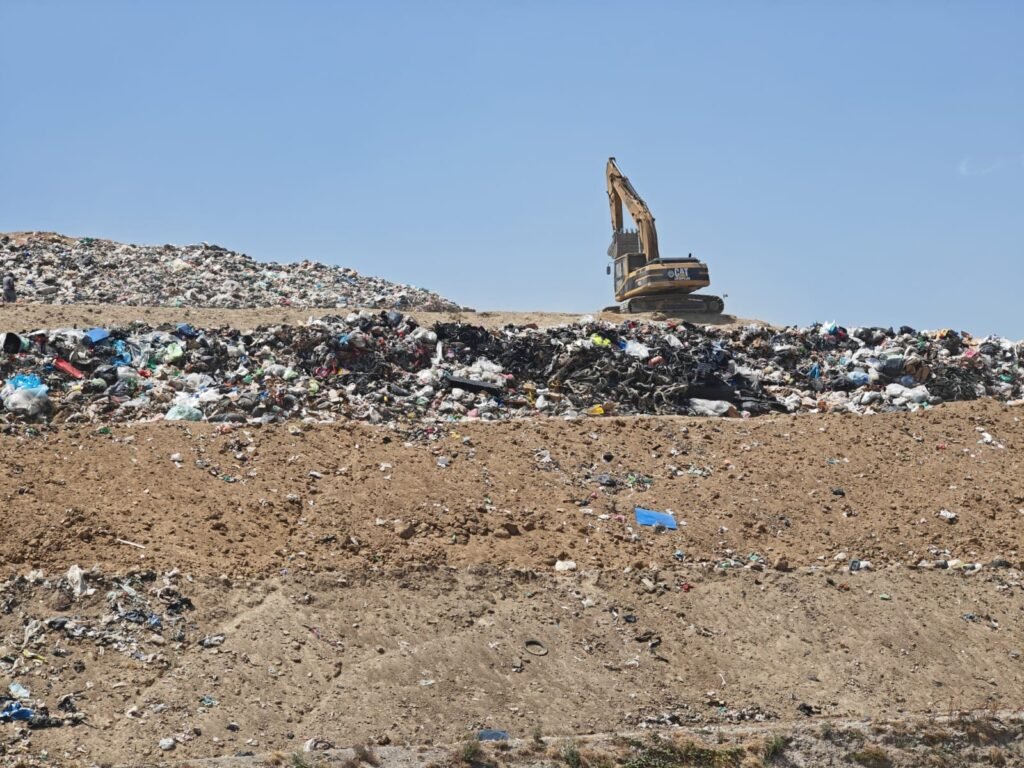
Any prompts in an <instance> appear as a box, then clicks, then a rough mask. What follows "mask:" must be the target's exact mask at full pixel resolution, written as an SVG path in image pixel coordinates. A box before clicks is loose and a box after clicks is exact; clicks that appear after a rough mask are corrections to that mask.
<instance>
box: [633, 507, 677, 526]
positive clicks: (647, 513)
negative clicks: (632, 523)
mask: <svg viewBox="0 0 1024 768" xmlns="http://www.w3.org/2000/svg"><path fill="white" fill-rule="evenodd" d="M633 511H634V513H635V514H636V522H637V524H638V525H650V526H655V525H660V526H662V527H663V528H667V529H668V530H670V531H674V530H676V528H677V527H678V526H677V525H676V519H675V518H674V517H672V515H670V514H667V513H665V512H655V511H654V510H653V509H644V508H643V507H637V508H636V509H635V510H633Z"/></svg>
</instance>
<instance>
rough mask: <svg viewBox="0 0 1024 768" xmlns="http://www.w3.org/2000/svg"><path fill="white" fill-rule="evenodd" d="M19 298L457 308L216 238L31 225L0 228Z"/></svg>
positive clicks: (420, 293)
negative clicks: (151, 238)
mask: <svg viewBox="0 0 1024 768" xmlns="http://www.w3.org/2000/svg"><path fill="white" fill-rule="evenodd" d="M0 258H2V259H3V270H4V271H5V272H8V271H9V272H11V273H12V274H13V275H14V277H15V280H16V284H17V289H18V294H19V296H21V297H22V298H23V300H29V301H41V302H46V303H51V304H70V303H88V304H129V305H135V306H176V307H184V306H189V307H224V308H239V307H274V306H291V307H342V308H345V307H380V308H398V309H419V310H427V311H442V312H443V311H457V310H459V309H460V307H459V306H458V305H457V304H455V303H454V302H451V301H449V300H448V299H445V298H443V297H441V296H439V295H437V294H436V293H431V292H430V291H426V290H423V289H421V288H415V287H412V286H409V285H399V284H397V283H392V282H390V281H388V280H384V279H382V278H379V277H368V276H366V275H360V274H359V273H358V272H356V271H355V270H353V269H348V268H347V267H337V266H330V265H327V264H320V263H318V262H312V261H302V262H298V263H295V264H278V263H275V262H258V261H254V260H253V259H252V258H250V257H249V256H246V255H245V254H242V253H235V252H234V251H229V250H227V249H225V248H221V247H220V246H217V245H207V244H206V243H203V244H201V245H129V244H123V243H115V242H111V241H110V240H99V239H95V238H91V237H83V238H79V239H75V238H69V237H64V236H62V235H56V234H50V233H42V232H32V233H26V234H20V235H3V236H0Z"/></svg>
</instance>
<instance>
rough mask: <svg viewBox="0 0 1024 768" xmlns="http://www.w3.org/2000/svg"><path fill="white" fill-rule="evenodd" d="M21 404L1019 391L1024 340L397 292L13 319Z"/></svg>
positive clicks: (546, 407) (269, 413) (689, 407)
mask: <svg viewBox="0 0 1024 768" xmlns="http://www.w3.org/2000/svg"><path fill="white" fill-rule="evenodd" d="M2 339H3V349H4V352H5V353H6V355H5V356H4V357H3V361H4V362H3V366H2V368H0V375H2V380H3V382H4V384H3V388H2V389H0V400H2V402H3V410H4V412H5V417H6V418H7V419H8V420H9V421H12V420H33V419H35V420H45V421H49V422H51V423H57V424H59V423H76V422H77V423H81V422H85V423H95V422H110V421H136V420H158V419H167V420H171V421H177V420H184V421H200V420H206V421H211V422H237V423H269V422H273V421H282V420H287V419H304V420H307V421H333V420H337V419H359V420H365V421H369V422H372V423H382V422H383V423H395V422H424V421H426V422H435V423H436V422H444V421H455V420H462V419H485V420H494V419H504V418H517V417H528V416H537V415H550V416H561V417H567V418H572V417H583V416H603V415H611V414H681V415H698V416H757V415H760V414H765V413H771V412H779V413H793V412H798V411H805V412H806V411H812V412H826V411H838V412H853V413H863V414H869V413H875V412H882V411H913V410H917V409H920V408H929V407H931V406H934V405H936V404H938V403H941V402H947V401H953V400H972V399H975V398H979V397H993V398H997V399H999V400H1003V401H1015V400H1018V399H1020V398H1021V386H1022V373H1021V368H1020V359H1021V354H1022V352H1024V345H1022V344H1021V343H1014V342H1010V341H1008V340H1006V339H1000V338H994V337H990V338H984V339H974V338H971V337H969V336H968V335H966V334H963V333H954V332H952V331H938V332H917V331H915V330H913V329H910V328H901V329H899V330H898V331H894V330H892V329H879V328H859V329H851V330H846V329H844V328H841V327H839V326H837V325H835V324H828V325H820V324H819V325H815V326H813V327H810V328H803V329H799V328H786V329H781V330H780V329H773V328H769V327H764V326H748V327H745V328H739V329H729V330H724V329H716V328H706V327H699V326H695V325H690V324H685V323H684V324H678V325H677V324H672V323H638V322H626V323H622V324H617V325H616V324H610V323H597V322H593V321H591V320H589V319H588V318H584V320H583V321H581V322H580V323H576V324H571V325H563V326H559V327H554V328H548V329H538V328H536V327H516V326H507V327H505V328H503V329H500V330H495V331H491V330H487V329H484V328H481V327H475V326H472V325H466V324H462V323H437V324H435V325H433V326H432V327H430V328H427V327H423V326H420V325H418V324H417V323H416V322H415V320H413V319H412V318H410V317H408V316H406V315H403V314H402V313H400V312H398V311H396V310H388V311H382V312H376V313H374V312H370V311H366V310H364V311H362V312H360V313H352V314H349V315H348V316H346V317H341V316H329V317H323V318H320V319H315V320H314V319H311V320H310V321H309V322H308V323H307V324H304V325H281V326H268V327H261V328H258V329H256V330H252V331H241V330H237V329H231V328H215V329H214V328H211V329H200V328H195V327H192V326H190V325H187V324H177V325H165V326H160V327H152V326H148V325H142V324H134V325H131V326H128V327H124V328H116V329H104V328H94V329H90V330H80V329H61V330H55V331H39V332H36V333H33V334H29V335H24V336H20V335H17V334H13V333H7V334H5V335H3V337H2Z"/></svg>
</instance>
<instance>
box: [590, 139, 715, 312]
mask: <svg viewBox="0 0 1024 768" xmlns="http://www.w3.org/2000/svg"><path fill="white" fill-rule="evenodd" d="M606 180H607V182H608V199H609V204H610V206H611V214H612V242H611V245H609V246H608V256H609V257H610V258H611V259H612V264H611V265H610V266H609V267H608V270H607V272H608V273H610V274H612V275H614V277H613V284H614V287H615V300H616V301H618V302H619V303H620V304H619V306H620V309H621V310H622V311H623V312H656V311H659V312H669V313H676V314H686V313H691V312H696V313H705V314H718V313H721V312H722V311H723V310H724V309H725V302H724V301H722V299H721V298H720V297H718V296H704V295H699V294H696V295H695V294H694V293H693V292H694V291H697V290H700V289H701V288H705V287H707V286H708V285H710V284H711V278H710V276H709V275H708V266H707V264H705V263H704V262H702V261H699V260H698V259H695V258H693V256H692V254H691V255H689V256H688V257H686V258H681V259H662V258H661V255H660V253H659V251H658V234H657V231H656V230H655V228H654V215H653V214H652V213H651V211H650V209H649V208H648V207H647V204H646V203H645V202H644V201H643V199H641V197H640V195H639V194H637V191H636V190H635V189H634V188H633V185H632V184H631V183H630V182H629V179H627V178H626V177H625V176H623V175H622V173H621V172H620V171H619V169H618V166H617V165H616V164H615V158H614V157H611V158H609V159H608V167H607V172H606ZM623 204H625V206H626V208H627V209H628V210H629V214H630V216H631V217H632V219H633V222H634V223H635V224H636V226H637V229H635V230H631V229H626V228H625V227H624V226H623V225H624V219H623V215H622V207H623Z"/></svg>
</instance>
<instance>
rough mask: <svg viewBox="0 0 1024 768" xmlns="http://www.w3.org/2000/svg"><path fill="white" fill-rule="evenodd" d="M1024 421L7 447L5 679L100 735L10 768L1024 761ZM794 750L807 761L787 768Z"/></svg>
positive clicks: (20, 753)
mask: <svg viewBox="0 0 1024 768" xmlns="http://www.w3.org/2000/svg"><path fill="white" fill-rule="evenodd" d="M21 309H22V308H20V307H19V311H20V310H21ZM122 309H124V310H126V311H128V310H134V309H135V308H115V309H114V312H120V311H121V310H122ZM46 310H47V311H48V312H51V313H53V312H71V311H72V310H74V311H78V312H83V311H88V310H83V309H82V308H80V307H77V308H76V307H47V308H46ZM176 312H177V314H175V316H174V318H170V317H168V320H171V319H175V320H180V319H182V317H181V313H180V311H176ZM217 312H218V311H217V310H212V311H208V310H204V311H203V319H202V322H204V323H211V322H216V321H215V320H210V319H209V317H208V316H210V315H211V313H213V314H215V313H217ZM275 312H276V311H272V312H267V313H264V314H265V315H267V316H268V317H269V319H268V320H267V322H276V321H277V320H276V319H275ZM235 314H236V315H237V314H238V313H235ZM304 314H307V315H308V313H304ZM54 317H55V316H54V315H52V314H51V315H50V316H49V320H48V321H47V320H45V319H44V318H42V317H40V321H39V322H38V323H35V322H34V321H35V318H29V320H26V321H25V322H26V323H27V325H26V326H25V327H30V326H31V325H33V324H35V325H45V326H51V327H53V326H55V325H59V324H61V323H62V322H64V321H59V322H54ZM62 317H63V315H62ZM67 317H69V318H70V317H71V315H70V314H69V315H67ZM79 317H87V315H79ZM101 319H104V320H114V319H120V320H124V319H126V318H114V317H113V316H110V315H106V314H104V315H103V316H102V318H101ZM148 319H149V320H150V321H151V322H152V321H153V318H151V317H150V318H148ZM516 321H518V322H522V321H523V320H522V316H521V315H518V316H516ZM68 322H71V320H68ZM225 322H234V323H240V321H239V320H238V318H237V317H235V318H234V319H230V320H229V319H225ZM496 322H501V321H500V320H497V321H496ZM96 324H99V323H96ZM1022 417H1024V410H1022V409H1021V408H1020V407H1010V406H1005V405H1001V404H997V403H994V402H991V401H987V400H985V401H977V402H973V403H957V404H952V405H947V406H942V407H939V408H935V409H932V410H929V411H925V412H920V413H917V414H888V415H877V416H871V417H858V416H852V415H851V416H840V415H801V416H770V417H762V418H757V419H751V420H739V419H736V420H709V419H692V418H674V417H665V418H644V417H639V418H629V419H625V418H595V419H585V420H576V421H561V420H544V419H541V420H525V421H516V422H500V423H494V424H487V423H476V424H464V425H463V424H457V425H450V426H446V427H439V428H434V429H429V430H424V429H422V428H421V427H418V426H416V425H412V424H410V425H404V426H398V427H395V428H387V427H372V426H369V425H365V424H361V423H339V424H325V425H307V424H298V423H295V424H284V425H271V426H266V427H256V428H250V427H240V428H230V427H227V426H224V425H222V426H220V427H218V426H217V425H210V424H187V425H185V424H174V425H172V424H167V423H164V424H136V425H114V426H112V427H108V428H103V429H97V428H96V427H90V428H62V429H58V430H55V431H53V432H44V433H43V434H40V435H36V436H26V435H4V436H0V498H2V499H3V501H4V512H5V520H6V521H7V525H6V526H5V529H4V535H3V537H2V538H0V583H2V585H3V586H2V588H0V669H2V670H3V672H4V685H5V687H6V685H7V684H8V683H11V682H17V683H18V684H20V685H21V686H23V687H24V688H26V689H29V690H30V692H31V698H32V699H33V700H38V701H41V702H45V703H46V705H47V706H48V707H49V709H50V713H51V715H55V716H61V717H66V718H67V719H68V720H70V719H72V714H75V713H77V714H78V716H79V717H80V718H81V719H82V720H83V722H81V723H80V724H70V723H69V724H65V725H63V726H60V727H50V728H40V729H28V728H27V727H26V726H25V724H24V723H0V759H2V760H3V761H5V762H6V763H9V764H12V765H14V764H18V763H19V762H21V761H23V760H24V761H26V762H25V764H30V763H29V761H31V762H33V763H40V764H41V763H43V762H45V763H46V764H49V765H96V764H132V765H143V764H155V763H159V762H172V761H180V762H181V763H182V764H193V761H195V760H199V759H212V758H225V760H227V759H228V758H234V757H236V756H239V758H240V759H242V758H245V757H246V756H254V757H252V758H250V759H252V760H257V761H258V762H256V763H255V764H269V763H273V762H274V761H275V760H276V761H278V762H280V761H281V760H285V761H292V758H291V757H289V756H290V755H291V754H292V753H297V754H300V755H304V757H302V758H301V759H303V760H307V761H309V762H310V764H312V761H313V760H314V759H316V757H317V755H321V754H322V755H324V759H325V760H327V761H330V760H332V759H333V758H332V757H331V756H332V755H334V756H335V757H337V760H336V762H337V764H339V765H340V764H341V762H340V761H341V759H342V757H341V756H342V755H350V754H351V753H341V752H337V753H335V752H330V751H328V752H320V751H314V752H310V753H304V752H303V749H304V746H306V745H309V746H310V747H338V748H342V747H349V746H352V745H354V744H362V743H367V742H369V743H374V744H377V745H381V744H388V745H389V746H388V747H386V748H384V747H378V749H379V755H380V756H381V758H382V759H384V760H385V762H384V764H385V765H390V764H403V765H416V764H425V763H427V762H431V761H433V762H438V763H442V764H443V763H445V762H459V761H460V760H462V759H463V757H465V755H461V754H460V753H459V751H458V748H456V750H455V752H453V751H452V748H451V747H449V746H448V745H450V744H456V745H458V744H459V743H460V742H461V740H462V739H463V738H464V736H465V734H466V733H467V732H473V731H476V730H479V729H481V728H495V729H500V730H507V731H508V732H509V733H510V734H511V735H512V736H513V737H515V738H520V739H523V742H522V743H521V744H519V745H517V746H515V747H514V748H512V749H510V750H508V751H501V750H496V749H494V748H492V747H488V748H487V750H486V751H485V753H482V754H481V755H477V757H478V758H480V759H481V760H484V759H486V761H489V762H496V763H501V762H508V763H509V764H523V765H526V764H538V765H539V764H542V763H545V761H546V763H545V764H552V763H560V764H571V762H572V760H571V755H570V757H568V758H567V757H566V753H565V750H566V749H567V746H566V745H570V744H571V742H570V740H571V739H578V740H580V749H581V752H582V753H583V754H582V755H581V760H582V762H581V763H580V764H587V763H588V762H589V764H590V765H599V764H613V765H614V764H628V760H630V759H633V760H634V761H635V760H637V759H639V756H642V750H641V748H640V747H637V746H636V745H635V744H634V745H632V746H630V743H627V742H623V741H621V740H620V741H616V740H615V739H614V738H612V737H600V739H605V740H606V741H607V743H605V742H601V743H600V744H596V743H595V744H593V745H591V744H590V742H589V741H587V739H586V738H585V736H586V734H624V733H632V734H636V733H644V732H657V733H661V734H663V735H665V737H666V738H676V740H677V741H678V738H679V734H681V733H697V734H702V736H703V738H705V739H708V738H711V737H710V736H709V733H714V734H718V737H717V738H718V740H719V741H722V740H724V742H725V743H724V745H723V744H721V743H717V742H716V741H715V740H714V739H711V741H712V745H713V748H714V749H723V750H724V749H726V747H728V745H729V744H734V745H747V746H749V744H748V742H750V740H751V739H760V740H761V742H759V743H761V747H763V749H762V748H761V747H759V748H758V749H761V751H760V752H758V751H757V750H750V749H747V747H746V746H743V747H742V748H741V747H740V746H737V749H740V750H741V751H742V750H746V752H744V753H743V754H742V755H740V754H735V753H729V754H731V755H732V756H731V757H729V756H728V755H726V757H723V758H722V759H721V760H720V761H719V762H718V763H709V762H705V763H703V764H721V765H741V764H743V765H760V764H762V763H764V764H769V763H770V762H772V760H775V759H776V758H778V760H780V761H788V764H790V765H829V764H834V765H880V766H882V765H907V766H910V765H949V766H956V765H965V764H973V763H976V764H979V765H993V764H995V765H998V764H1000V763H999V762H998V760H999V759H1002V760H1004V763H1002V764H1006V765H1014V764H1021V761H1024V757H1022V753H1021V748H1020V745H1021V741H1020V729H1019V724H1018V725H1017V726H1014V727H1011V726H1010V725H1007V724H1006V723H1008V722H1010V720H1012V713H1013V712H1015V711H1018V710H1019V709H1020V707H1021V702H1022V701H1024V658H1022V653H1024V643H1022V641H1021V637H1022V630H1024V612H1022V611H1024V587H1022V576H1021V568H1022V559H1024V558H1022V556H1021V549H1022V547H1024V537H1022V533H1024V481H1022V480H1021V476H1022V474H1021V470H1022V466H1021V456H1022V454H1021V448H1022V446H1024V426H1022V423H1021V418H1022ZM982 432H985V433H987V434H989V435H991V436H992V442H991V443H984V442H979V440H980V439H981V434H982ZM636 506H642V507H646V508H649V509H654V510H663V511H664V510H671V511H672V512H674V513H675V517H676V519H677V520H678V521H680V526H679V529H678V530H676V531H665V530H661V531H659V530H655V529H652V528H647V527H640V526H638V525H637V524H636V522H635V520H634V517H633V509H634V508H635V507H636ZM941 510H946V511H947V512H950V513H954V514H955V518H954V520H953V522H949V521H948V520H947V519H946V518H945V517H942V516H940V515H939V512H940V511H941ZM854 560H856V561H859V563H858V565H860V566H861V568H860V569H859V570H856V571H851V561H854ZM865 561H867V564H865ZM922 561H925V564H926V565H928V566H933V567H919V566H921V564H922ZM940 561H941V562H943V563H946V564H947V565H948V566H951V567H940V566H938V565H935V564H937V563H939V562H940ZM958 561H959V562H958ZM569 562H571V563H573V564H574V565H575V567H574V568H572V567H571V566H569V565H568V563H569ZM558 563H561V565H560V566H558V567H560V568H568V570H557V569H556V564H558ZM966 563H970V564H975V563H978V564H981V566H982V567H980V568H977V569H974V568H970V569H965V568H964V567H962V565H963V564H966ZM73 565H78V566H80V567H81V569H83V571H84V575H83V576H82V577H81V581H77V580H76V579H75V578H71V579H69V578H68V577H67V574H68V570H69V568H70V567H71V566H73ZM33 572H35V573H33ZM68 694H71V696H70V698H68V697H67V695H68ZM962 712H971V713H974V714H972V715H970V716H967V719H966V720H962V719H956V718H958V717H960V716H959V715H958V714H957V713H962ZM979 712H982V713H984V712H988V713H991V717H989V718H986V719H983V720H971V718H976V717H977V713H979ZM1006 713H1010V715H1009V716H1007V714H1006ZM997 716H998V717H997ZM1007 717H1009V719H1007ZM938 718H945V720H944V721H943V723H944V725H941V727H940V724H939V723H938ZM999 718H1003V720H999ZM865 720H867V721H869V722H870V723H872V724H874V726H868V725H865V724H864V721H865ZM997 720H998V721H999V722H1000V723H1002V724H1000V725H999V726H998V727H997V726H993V725H991V723H992V722H995V721H997ZM1004 721H1005V722H1004ZM972 722H974V723H987V725H984V727H982V725H977V724H976V725H975V726H974V727H973V730H972V728H971V723H972ZM854 723H860V725H859V726H857V727H854V725H852V724H854ZM908 723H909V724H910V725H907V724H908ZM833 724H834V725H833ZM707 729H712V731H710V732H709V731H708V730H707ZM743 729H748V730H743ZM872 729H873V730H872ZM929 729H933V730H934V733H936V734H940V735H935V736H934V738H932V739H931V741H930V742H929V741H928V740H927V739H925V740H924V741H922V738H923V737H921V734H927V733H929V732H931V731H929ZM993 729H994V730H993ZM855 730H856V731H858V732H865V733H867V736H863V735H862V736H861V737H857V736H856V735H855V734H854V735H851V734H852V733H853V731H855ZM535 732H537V733H539V734H542V735H543V736H544V737H545V738H546V742H545V743H544V744H537V743H535V742H534V740H533V738H532V734H534V733H535ZM772 733H782V734H786V735H787V738H790V737H792V738H794V742H793V743H792V745H791V746H789V747H787V750H785V751H784V753H783V752H780V753H779V754H778V755H775V756H773V757H771V758H770V759H769V756H768V752H769V751H770V750H769V747H770V743H769V742H765V739H767V738H769V736H770V735H771V734H772ZM837 734H838V735H837ZM843 734H845V735H843ZM901 734H902V735H901ZM907 734H914V735H915V738H910V736H908V735H907ZM941 734H945V735H941ZM858 738H859V739H860V740H859V741H858ZM166 739H170V740H172V742H171V743H173V749H169V750H163V749H161V748H160V742H161V740H166ZM600 739H598V741H600ZM609 739H610V740H609ZM801 739H803V741H801ZM865 739H867V741H865ZM310 740H313V741H312V742H311V741H310ZM826 742H827V743H828V744H829V745H831V746H830V748H829V749H824V750H823V748H822V746H821V745H822V744H824V743H826ZM165 744H166V742H165ZM801 745H803V746H801ZM401 747H406V749H404V750H403V749H400V748H401ZM832 747H834V749H833V748H832ZM709 748H712V747H709ZM419 749H424V750H425V751H424V752H419V751H417V750H419ZM873 749H877V750H881V752H880V753H878V752H872V751H871V750H873ZM389 750H391V751H389ZM587 750H590V752H587ZM601 750H604V751H603V752H602V751H601ZM638 750H641V751H638ZM44 753H45V755H46V758H45V760H43V758H42V755H43V754H44ZM275 753H279V755H283V756H284V757H280V756H279V757H274V754H275ZM599 753H600V754H601V755H604V757H599ZM694 754H696V753H694ZM722 754H725V752H723V753H722ZM879 754H881V757H879ZM588 755H589V757H588ZM1000 756H1001V757H1000ZM705 757H706V755H705ZM428 758H429V759H428ZM605 758H607V759H608V760H611V761H612V762H611V763H607V762H606V763H601V762H600V761H601V760H604V759H605ZM748 758H749V759H748ZM883 758H884V760H888V761H889V762H888V763H886V762H884V761H882V760H883ZM345 759H347V757H346V758H345ZM694 759H695V760H696V758H694ZM701 759H704V758H701ZM708 759H710V758H708ZM715 759H718V758H715ZM744 760H746V762H743V761H744ZM871 760H876V762H874V763H872V762H870V761H871ZM730 761H731V762H730ZM943 761H945V762H943ZM1015 761H1016V762H1015ZM463 762H465V761H463ZM210 764H211V765H212V764H217V763H214V762H211V763H210ZM224 764H229V763H224ZM634 764H635V765H641V764H650V765H653V764H657V763H653V762H650V761H648V762H647V763H639V762H634ZM661 764H664V765H672V764H678V765H684V764H701V763H697V762H694V763H685V762H681V761H680V762H677V763H671V762H664V761H663V762H662V763H661ZM779 764H787V762H780V763H779Z"/></svg>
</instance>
